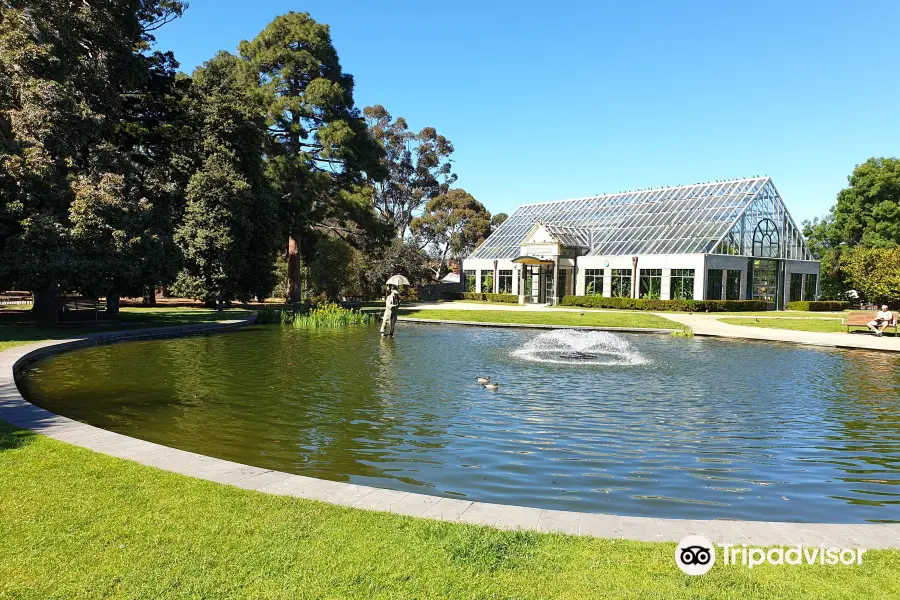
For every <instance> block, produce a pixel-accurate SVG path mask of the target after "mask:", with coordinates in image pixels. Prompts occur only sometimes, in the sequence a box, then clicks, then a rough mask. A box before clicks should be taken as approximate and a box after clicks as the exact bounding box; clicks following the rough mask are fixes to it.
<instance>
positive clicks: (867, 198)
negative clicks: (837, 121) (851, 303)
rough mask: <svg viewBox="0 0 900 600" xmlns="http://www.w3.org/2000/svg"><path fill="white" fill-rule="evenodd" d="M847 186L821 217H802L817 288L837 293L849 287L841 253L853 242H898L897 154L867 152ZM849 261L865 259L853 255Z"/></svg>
mask: <svg viewBox="0 0 900 600" xmlns="http://www.w3.org/2000/svg"><path fill="white" fill-rule="evenodd" d="M847 180H848V183H849V184H850V185H849V186H848V187H846V188H844V189H843V190H841V191H840V192H839V193H838V196H837V203H836V204H835V205H834V206H833V207H832V208H831V211H830V212H829V213H828V214H827V215H826V216H825V217H823V218H821V219H813V220H812V221H805V222H804V223H803V233H804V235H805V236H806V238H807V243H808V245H809V248H810V251H811V252H812V253H813V255H815V256H816V257H817V258H819V259H820V260H821V261H822V272H823V278H822V291H823V295H824V296H826V297H838V296H840V295H841V294H842V293H843V292H844V291H846V290H847V289H849V287H853V284H852V283H850V282H849V281H848V280H847V273H846V272H844V267H845V266H846V265H847V264H849V263H846V261H844V260H842V258H841V255H842V254H843V253H844V252H846V251H848V250H851V249H853V248H856V247H857V246H859V247H863V248H894V247H897V246H898V245H900V159H897V158H870V159H868V160H867V161H866V162H864V163H862V164H861V165H857V167H856V168H855V169H854V170H853V173H852V174H850V176H849V177H848V178H847ZM853 264H855V265H860V264H865V263H864V261H861V259H860V260H856V259H854V261H853Z"/></svg>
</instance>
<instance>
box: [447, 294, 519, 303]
mask: <svg viewBox="0 0 900 600" xmlns="http://www.w3.org/2000/svg"><path fill="white" fill-rule="evenodd" d="M447 296H450V294H447ZM452 298H453V299H454V300H460V299H462V300H480V301H481V302H502V303H504V304H518V303H519V297H518V296H517V295H515V294H488V293H485V292H462V293H461V294H453V295H452Z"/></svg>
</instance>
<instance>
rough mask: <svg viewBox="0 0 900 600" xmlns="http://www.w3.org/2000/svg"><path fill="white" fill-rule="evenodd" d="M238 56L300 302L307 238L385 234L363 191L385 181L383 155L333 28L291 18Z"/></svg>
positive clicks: (276, 23) (309, 250) (356, 238)
mask: <svg viewBox="0 0 900 600" xmlns="http://www.w3.org/2000/svg"><path fill="white" fill-rule="evenodd" d="M239 52H240V55H241V57H243V59H244V60H245V61H246V64H247V67H248V70H249V74H248V77H249V80H250V85H251V87H252V88H254V89H255V90H256V92H257V93H258V94H260V97H261V98H262V100H263V102H264V103H265V114H266V117H267V125H268V133H269V140H268V145H267V148H266V160H267V174H268V177H269V178H270V180H271V181H272V183H273V185H274V187H275V189H276V192H277V194H278V199H279V222H280V223H281V224H282V226H283V228H284V233H285V234H286V237H287V238H288V271H289V287H290V298H291V300H294V301H296V300H298V299H299V297H300V293H301V292H300V289H301V288H300V279H301V256H300V253H301V252H303V253H304V258H306V259H307V260H309V259H311V258H312V257H313V256H312V254H313V249H312V248H306V249H304V247H303V243H302V242H303V239H304V238H305V237H308V236H311V234H313V232H316V231H319V232H321V231H328V232H330V233H332V234H333V235H338V236H341V237H344V238H345V239H348V240H351V241H353V242H355V243H363V240H362V239H361V238H364V237H365V236H366V233H368V232H369V231H373V232H374V233H376V234H377V235H375V236H373V237H380V236H381V233H382V231H383V230H379V229H378V227H377V219H376V217H375V214H374V211H373V210H372V207H371V200H370V199H369V198H368V197H367V195H366V194H365V193H364V185H365V182H366V181H367V180H371V181H379V180H381V179H382V178H383V176H384V168H383V166H382V165H381V159H382V157H383V156H384V151H383V149H382V148H381V147H380V146H379V145H378V143H377V142H376V141H375V140H374V139H373V138H372V137H371V136H370V135H369V133H368V130H367V128H366V125H365V122H364V120H363V119H362V117H361V115H360V113H359V111H358V110H357V109H356V108H355V107H354V104H353V78H352V76H350V75H348V74H346V73H344V72H343V71H342V69H341V65H340V62H339V60H338V55H337V52H336V51H335V49H334V46H333V45H332V43H331V34H330V31H329V28H328V26H327V25H322V24H320V23H316V22H315V21H314V20H313V19H312V18H310V16H309V14H307V13H295V12H290V13H288V14H285V15H281V16H279V17H276V18H275V20H273V21H272V22H271V23H270V24H269V25H268V26H267V27H266V28H265V29H264V30H263V31H262V32H260V34H259V35H257V36H256V38H254V39H253V40H252V41H244V42H241V44H240V47H239Z"/></svg>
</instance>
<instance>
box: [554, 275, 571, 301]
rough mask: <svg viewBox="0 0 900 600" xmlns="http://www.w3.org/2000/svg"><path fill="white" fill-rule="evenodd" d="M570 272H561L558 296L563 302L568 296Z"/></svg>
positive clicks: (557, 287)
mask: <svg viewBox="0 0 900 600" xmlns="http://www.w3.org/2000/svg"><path fill="white" fill-rule="evenodd" d="M568 271H569V270H568V269H560V270H559V285H558V286H556V295H557V296H558V297H559V299H560V301H562V299H563V296H565V295H566V285H567V283H568V279H569V278H568Z"/></svg>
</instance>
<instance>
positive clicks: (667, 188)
mask: <svg viewBox="0 0 900 600" xmlns="http://www.w3.org/2000/svg"><path fill="white" fill-rule="evenodd" d="M767 179H771V177H769V176H768V175H764V176H762V177H737V178H735V179H722V180H718V181H706V182H698V183H687V184H684V185H673V186H663V187H658V188H647V189H637V190H625V191H621V192H612V193H609V194H593V195H591V196H581V197H577V198H562V199H560V200H544V201H541V202H529V203H528V204H520V205H519V207H518V208H516V210H519V209H522V208H525V207H526V206H540V205H543V204H555V203H557V202H575V201H577V200H594V199H600V198H611V197H614V196H625V195H628V194H638V193H652V192H667V191H671V190H681V189H684V188H689V187H708V186H713V185H722V184H726V183H740V182H742V181H746V182H750V181H766V180H767ZM513 212H515V211H513Z"/></svg>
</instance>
